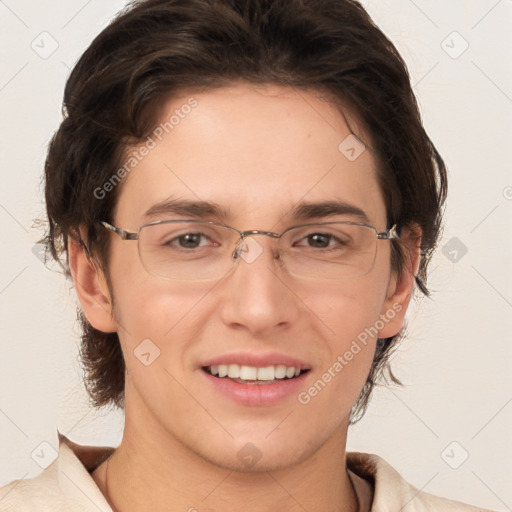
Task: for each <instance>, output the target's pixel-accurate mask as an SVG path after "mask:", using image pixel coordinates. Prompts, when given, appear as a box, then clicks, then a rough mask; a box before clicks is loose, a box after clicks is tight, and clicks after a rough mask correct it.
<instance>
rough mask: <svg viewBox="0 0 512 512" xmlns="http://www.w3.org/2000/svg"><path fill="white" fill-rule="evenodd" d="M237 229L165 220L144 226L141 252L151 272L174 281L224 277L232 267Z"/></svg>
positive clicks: (142, 259)
mask: <svg viewBox="0 0 512 512" xmlns="http://www.w3.org/2000/svg"><path fill="white" fill-rule="evenodd" d="M237 240H238V233H237V232H236V231H234V230H232V229H229V228H226V227H225V226H219V225H215V224H208V223H201V222H187V221H178V222H163V223H160V224H150V225H148V226H144V227H143V228H142V229H141V232H140V235H139V252H140V258H141V261H142V264H143V266H144V268H145V269H146V270H147V271H148V272H149V273H151V274H153V275H156V276H158V277H161V278H163V279H170V280H175V281H205V280H210V279H216V278H220V277H222V276H223V275H224V274H225V273H226V272H227V271H228V270H229V269H230V267H231V265H232V261H231V259H230V254H231V253H232V252H233V247H234V246H235V244H236V241H237Z"/></svg>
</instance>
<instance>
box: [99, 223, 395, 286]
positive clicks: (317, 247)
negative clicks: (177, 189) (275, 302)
mask: <svg viewBox="0 0 512 512" xmlns="http://www.w3.org/2000/svg"><path fill="white" fill-rule="evenodd" d="M101 224H102V225H103V226H104V227H105V228H106V229H108V230H110V231H112V232H114V233H116V234H117V235H119V236H120V237H121V239H122V240H137V241H138V250H139V255H140V259H141V262H142V265H143V267H144V268H145V269H146V270H147V272H149V273H150V274H152V275H154V276H156V277H159V278H162V279H167V280H171V281H211V280H216V279H220V278H221V277H222V276H224V275H225V274H227V273H228V271H229V270H230V269H231V268H233V266H234V264H235V263H236V262H237V261H240V259H243V260H244V261H245V262H246V263H253V262H254V261H255V260H256V259H257V258H258V257H259V256H260V255H261V254H262V253H263V247H262V246H261V245H260V244H259V243H258V242H257V241H256V240H255V239H254V238H248V236H249V235H265V236H270V237H273V238H274V239H276V247H275V251H273V257H274V259H276V260H278V263H279V264H281V265H283V266H284V267H285V268H286V270H287V272H288V273H289V274H291V275H294V276H297V277H301V278H309V279H317V280H318V279H320V280H321V279H329V280H331V279H333V280H335V279H354V278H356V277H361V276H363V275H365V274H367V273H368V272H370V270H371V269H372V268H373V265H374V262H375V258H376V254H377V242H378V241H379V240H391V239H397V238H399V235H398V233H397V228H396V224H395V225H394V226H393V227H392V228H391V229H389V230H388V231H384V232H382V233H379V232H378V231H377V229H376V228H375V227H373V226H370V225H368V224H362V223H357V222H320V223H315V224H302V225H300V226H293V227H290V228H287V229H285V230H284V231H283V232H282V233H280V234H278V233H273V232H270V231H260V230H249V231H239V230H238V229H236V228H233V227H231V226H228V225H227V224H222V223H218V222H213V221H206V220H194V219H188V220H181V219H180V220H161V221H155V222H149V223H148V224H144V225H143V226H141V227H140V228H139V230H138V232H137V233H130V232H128V231H126V230H125V229H121V228H117V227H115V226H112V225H111V224H109V223H108V222H101Z"/></svg>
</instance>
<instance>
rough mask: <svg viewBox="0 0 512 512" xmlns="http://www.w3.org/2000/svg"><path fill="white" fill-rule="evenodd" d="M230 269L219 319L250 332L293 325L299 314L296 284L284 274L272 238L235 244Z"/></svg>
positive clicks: (259, 333) (257, 333)
mask: <svg viewBox="0 0 512 512" xmlns="http://www.w3.org/2000/svg"><path fill="white" fill-rule="evenodd" d="M236 254H237V255H238V258H237V259H236V260H235V263H234V268H233V271H232V272H231V273H230V275H229V276H228V277H227V279H226V280H225V282H224V285H223V286H224V290H223V291H224V295H223V301H222V305H221V315H222V319H223V321H224V322H225V323H226V324H227V325H230V326H236V327H238V328H242V327H243V328H245V329H247V330H248V331H250V333H251V334H252V335H264V334H266V333H268V332H270V331H271V330H272V329H276V328H280V329H285V328H287V327H290V326H292V325H294V324H295V323H296V322H297V321H298V320H299V318H300V315H301V309H302V308H301V306H302V303H301V300H300V297H299V290H298V288H299V286H298V285H297V283H294V280H293V279H291V278H290V276H288V275H287V273H286V269H285V268H284V267H283V265H282V262H281V259H280V258H279V255H278V253H277V244H276V241H275V240H273V239H271V238H267V237H265V236H261V235H256V236H254V235H251V236H248V237H246V238H245V239H244V240H243V241H242V243H241V245H239V246H238V248H237V252H236Z"/></svg>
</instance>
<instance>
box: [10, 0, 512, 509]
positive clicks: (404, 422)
mask: <svg viewBox="0 0 512 512" xmlns="http://www.w3.org/2000/svg"><path fill="white" fill-rule="evenodd" d="M312 1H313V0H312ZM363 5H364V6H365V7H366V8H367V9H368V10H369V12H370V14H371V15H372V16H373V18H374V20H375V21H376V23H377V25H379V26H380V27H381V29H382V30H383V31H384V32H385V33H386V34H387V35H388V36H389V37H390V38H391V40H392V41H393V42H394V43H395V44H396V46H397V47H398V49H399V51H400V52H401V53H402V55H403V57H404V58H405V60H406V62H407V64H408V67H409V70H410V74H411V80H412V83H413V84H414V90H415V92H416V95H417V97H418V100H419V103H420V106H421V112H422V116H423V120H424V124H425V126H426V129H427V131H428V133H429V135H430V136H431V138H432V139H433V141H434V143H435V144H436V146H437V148H438V149H439V151H440V152H441V154H442V156H443V157H444V158H445V161H446V163H447V165H448V167H449V180H450V182H449V185H450V190H449V195H448V202H447V209H446V225H445V230H444V234H443V239H442V241H441V244H440V246H439V250H438V253H437V255H436V257H435V259H434V260H433V263H432V266H431V275H430V279H429V285H430V288H431V290H432V292H433V293H432V299H420V298H418V300H416V301H415V303H414V304H413V306H412V308H411V311H410V313H409V318H410V322H409V327H408V337H407V338H406V340H405V341H404V342H403V344H402V346H401V348H400V350H399V351H398V352H397V355H396V357H395V358H394V359H393V368H394V370H395V373H396V374H397V375H398V376H399V378H401V379H402V381H403V382H404V384H405V387H403V388H398V387H393V388H386V387H382V388H379V389H377V391H376V393H375V395H374V398H373V401H372V404H371V406H370V409H369V411H368V413H367V415H366V416H365V417H364V419H363V420H362V421H361V422H360V423H359V424H357V425H355V426H354V427H352V428H351V429H350V431H349V440H348V450H351V451H364V452H371V453H377V454H379V455H381V456H382V457H384V458H385V459H386V460H387V461H388V462H389V463H391V464H392V465H393V466H394V467H395V468H396V469H397V470H398V471H399V472H400V473H401V474H402V475H403V476H404V478H405V479H406V480H408V481H409V482H410V483H412V484H414V485H415V486H416V487H418V488H419V489H422V490H424V491H427V492H430V493H433V494H437V495H441V496H445V497H449V498H453V499H458V500H460V501H466V502H469V503H473V504H475V505H479V506H482V507H488V508H491V509H494V510H499V511H508V510H512V486H511V485H510V483H511V482H512V437H511V436H510V431H511V426H512V385H511V370H512V363H511V361H512V339H511V335H510V333H511V331H512V265H511V262H512V228H511V219H512V172H511V164H510V162H511V161H512V160H511V157H512V151H511V146H512V137H511V135H512V134H511V132H512V123H511V114H512V68H511V66H510V59H511V56H512V55H511V53H512V52H511V49H512V31H511V30H510V26H511V23H512V1H510V0H450V2H446V1H444V0H415V1H413V0H371V1H369V0H366V1H364V2H363ZM123 6H124V2H122V1H120V0H89V1H85V0H69V1H67V2H61V1H57V0H52V1H38V2H34V1H28V0H3V1H0V62H1V66H0V112H1V116H0V123H1V128H0V129H1V137H0V173H1V182H0V183H1V184H0V225H1V232H0V234H1V242H0V254H1V265H0V315H1V322H0V365H1V366H0V370H1V371H0V432H1V435H0V485H3V484H5V483H7V482H9V481H10V480H13V479H15V478H23V477H32V476H35V475H37V474H38V473H39V472H41V471H42V468H41V467H40V466H39V465H38V464H37V463H36V461H35V458H32V456H31V454H32V453H33V451H34V450H35V449H37V447H39V446H40V445H41V443H48V444H49V445H51V446H53V447H54V448H57V447H58V442H57V433H56V430H57V428H58V429H59V430H60V431H61V432H63V433H64V434H66V435H67V436H68V437H70V438H71V439H72V440H74V441H75V442H78V443H83V444H96V445H112V446H116V445H117V444H118V443H119V442H120V440H121V435H122V425H123V415H122V413H120V412H118V411H111V410H99V411H95V410H93V409H91V408H90V407H89V405H88V400H87V396H86V394H85V391H84V388H83V384H82V381H81V373H80V366H79V363H78V359H77V347H78V345H77V342H78V339H79V338H78V335H79V332H78V328H77V326H76V322H75V319H76V302H75V300H76V299H75V295H74V290H73V289H72V287H71V285H70V283H68V282H66V281H65V279H64V277H63V276H62V275H60V274H59V273H56V272H52V271H50V270H48V269H46V268H45V267H44V265H43V264H42V262H41V260H40V250H39V249H40V248H39V247H38V246H37V244H36V242H37V240H38V239H39V237H40V236H41V231H38V230H37V229H34V228H33V227H32V226H33V223H34V219H35V218H37V217H39V216H41V215H42V214H43V207H44V205H43V196H42V189H41V176H42V170H43V162H44V158H45V151H46V147H47V144H48V141H49V139H50V137H51V135H52V134H53V132H54V131H55V130H56V128H57V127H58V125H59V122H60V121H61V113H60V105H61V101H62V95H63V90H64V84H65V81H66V78H67V77H68V75H69V72H70V69H71V68H72V66H73V65H74V63H75V62H76V61H77V59H78V57H79V56H80V54H81V53H82V52H83V51H84V50H85V49H86V47H87V46H88V45H89V43H90V42H91V41H92V39H93V38H94V37H95V36H96V35H97V34H98V33H99V32H100V31H101V29H103V28H104V27H105V26H106V24H107V23H108V21H109V20H110V19H111V18H112V16H113V15H114V14H115V13H116V12H117V11H118V10H119V9H120V8H122V7H123ZM0 508H1V501H0Z"/></svg>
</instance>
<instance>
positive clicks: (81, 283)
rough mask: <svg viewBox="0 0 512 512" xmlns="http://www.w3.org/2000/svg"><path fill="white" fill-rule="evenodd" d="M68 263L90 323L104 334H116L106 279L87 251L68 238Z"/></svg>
mask: <svg viewBox="0 0 512 512" xmlns="http://www.w3.org/2000/svg"><path fill="white" fill-rule="evenodd" d="M68 261H69V269H70V271H71V277H72V279H73V284H74V286H75V290H76V293H77V295H78V299H79V300H80V304H81V305H82V309H83V311H84V313H85V316H86V317H87V320H89V323H90V324H91V325H92V326H93V327H94V328H95V329H98V330H99V331H102V332H116V331H117V326H116V323H115V321H114V318H113V310H112V300H111V297H110V292H109V290H108V286H107V281H106V278H105V276H104V274H103V272H102V271H101V269H100V268H99V267H98V265H97V264H96V263H95V262H94V260H93V259H92V258H89V256H88V255H87V254H86V249H85V248H84V247H83V246H82V245H81V244H80V243H79V242H78V241H76V240H74V239H73V238H72V237H68Z"/></svg>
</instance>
